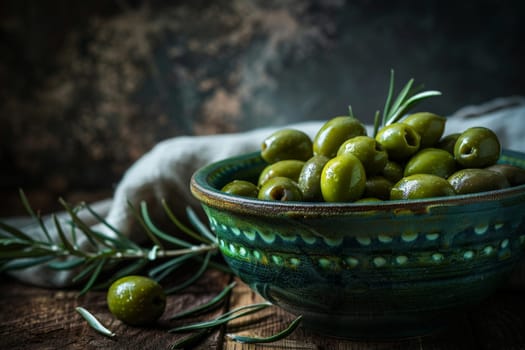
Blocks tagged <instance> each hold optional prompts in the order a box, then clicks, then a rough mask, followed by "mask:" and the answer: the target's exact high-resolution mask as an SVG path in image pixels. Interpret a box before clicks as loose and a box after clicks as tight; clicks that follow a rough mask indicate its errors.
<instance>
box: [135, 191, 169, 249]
mask: <svg viewBox="0 0 525 350" xmlns="http://www.w3.org/2000/svg"><path fill="white" fill-rule="evenodd" d="M142 203H145V202H144V201H142V202H141V203H140V205H141V207H142V206H144V205H145V204H142ZM128 207H129V208H130V209H131V212H132V213H133V215H134V216H135V219H137V221H138V222H139V224H140V225H141V226H142V228H143V229H144V232H146V235H147V236H148V238H149V239H150V240H151V241H152V242H153V244H155V245H158V246H159V247H161V248H162V249H164V248H163V245H162V243H161V242H160V241H159V240H158V238H157V236H155V234H153V232H152V231H151V230H150V229H149V227H148V225H146V223H145V222H144V219H143V217H142V216H141V215H140V213H139V211H138V210H137V209H136V208H135V207H134V206H133V203H131V202H130V201H129V200H128Z"/></svg>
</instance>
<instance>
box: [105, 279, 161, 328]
mask: <svg viewBox="0 0 525 350" xmlns="http://www.w3.org/2000/svg"><path fill="white" fill-rule="evenodd" d="M106 299H107V303H108V307H109V311H111V313H112V314H113V315H114V316H115V317H116V318H118V319H119V320H121V321H122V322H124V323H127V324H130V325H146V324H150V323H153V322H155V321H156V320H158V319H159V317H160V316H162V314H163V313H164V309H165V307H166V294H165V293H164V290H163V289H162V287H161V286H160V285H159V284H158V283H157V282H156V281H154V280H152V279H151V278H148V277H145V276H126V277H122V278H120V279H118V280H117V281H115V282H113V284H112V285H111V286H110V287H109V289H108V292H107V296H106Z"/></svg>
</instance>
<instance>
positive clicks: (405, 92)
mask: <svg viewBox="0 0 525 350" xmlns="http://www.w3.org/2000/svg"><path fill="white" fill-rule="evenodd" d="M412 84H414V79H410V80H409V81H408V83H406V85H405V86H404V87H403V89H402V90H401V91H400V92H399V95H397V98H396V100H395V101H394V103H393V104H392V108H391V109H390V111H389V114H388V115H387V120H386V124H385V125H390V124H392V123H394V122H395V119H394V118H393V117H392V115H394V114H396V112H397V110H398V108H399V106H401V105H402V104H403V103H404V102H405V100H406V98H407V96H408V93H409V92H410V89H411V88H412Z"/></svg>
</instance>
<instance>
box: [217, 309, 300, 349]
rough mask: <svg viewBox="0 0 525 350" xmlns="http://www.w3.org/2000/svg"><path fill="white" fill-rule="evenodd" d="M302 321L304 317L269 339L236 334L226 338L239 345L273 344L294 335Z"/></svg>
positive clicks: (228, 335)
mask: <svg viewBox="0 0 525 350" xmlns="http://www.w3.org/2000/svg"><path fill="white" fill-rule="evenodd" d="M302 319H303V316H298V317H297V318H296V319H295V320H293V321H292V322H291V323H290V324H289V325H288V327H286V328H285V329H283V330H282V331H280V332H278V333H276V334H274V335H271V336H268V337H247V336H242V335H236V334H227V335H226V336H227V337H228V338H230V339H231V340H233V341H236V342H238V343H243V344H260V343H273V342H276V341H279V340H281V339H284V338H286V337H288V336H289V335H290V334H292V332H293V331H294V330H295V329H296V328H297V327H298V326H299V324H300V323H301V320H302Z"/></svg>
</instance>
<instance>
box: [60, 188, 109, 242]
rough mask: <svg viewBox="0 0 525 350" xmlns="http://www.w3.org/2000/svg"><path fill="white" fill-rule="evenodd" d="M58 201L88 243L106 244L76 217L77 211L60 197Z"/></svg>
mask: <svg viewBox="0 0 525 350" xmlns="http://www.w3.org/2000/svg"><path fill="white" fill-rule="evenodd" d="M59 202H60V204H61V205H62V206H63V207H64V209H65V210H66V211H67V213H68V214H69V216H70V217H71V220H72V221H73V222H74V224H75V225H76V226H77V227H78V228H79V229H80V230H81V231H82V232H83V233H84V235H85V236H86V238H87V239H88V241H89V243H91V245H92V246H93V247H95V248H98V243H101V244H103V245H105V246H108V244H107V243H106V242H105V241H103V240H100V238H98V237H96V236H95V235H94V234H93V232H92V230H91V228H90V227H89V226H88V225H86V223H84V222H83V221H82V220H81V219H80V218H79V217H78V215H77V213H76V212H75V211H74V210H73V209H72V208H71V207H70V206H69V205H68V204H67V203H66V201H65V200H64V199H62V198H60V199H59Z"/></svg>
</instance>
